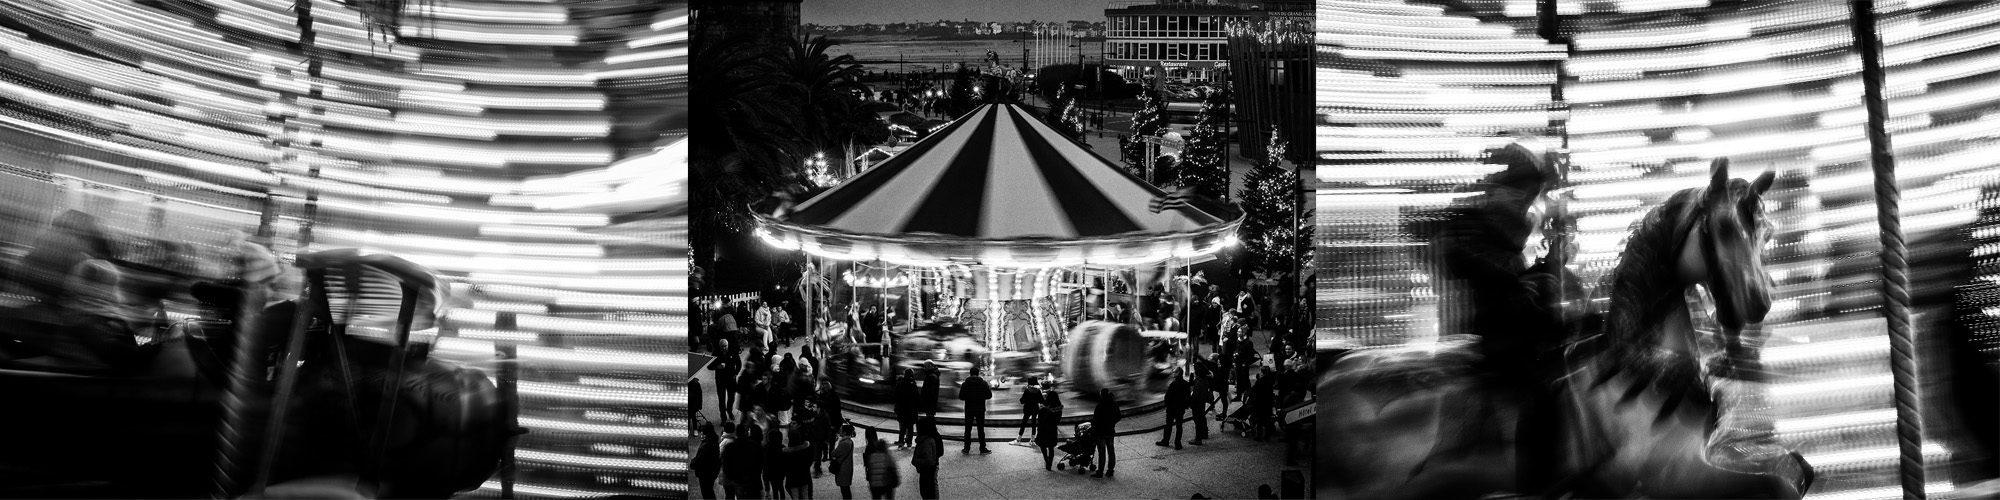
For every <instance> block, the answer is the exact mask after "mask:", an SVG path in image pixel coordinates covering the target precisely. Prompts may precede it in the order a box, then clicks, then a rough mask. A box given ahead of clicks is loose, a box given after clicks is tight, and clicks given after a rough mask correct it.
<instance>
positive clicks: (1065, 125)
mask: <svg viewBox="0 0 2000 500" xmlns="http://www.w3.org/2000/svg"><path fill="white" fill-rule="evenodd" d="M1042 118H1043V121H1044V122H1046V123H1048V124H1049V127H1051V128H1054V129H1056V131H1057V132H1061V133H1062V135H1063V137H1068V138H1070V140H1072V141H1081V140H1083V121H1082V114H1081V112H1080V111H1079V110H1077V105H1076V94H1073V93H1071V92H1070V91H1069V86H1068V85H1064V86H1062V88H1060V89H1057V90H1056V100H1055V102H1054V103H1052V104H1050V105H1049V112H1048V115H1046V116H1044V117H1042Z"/></svg>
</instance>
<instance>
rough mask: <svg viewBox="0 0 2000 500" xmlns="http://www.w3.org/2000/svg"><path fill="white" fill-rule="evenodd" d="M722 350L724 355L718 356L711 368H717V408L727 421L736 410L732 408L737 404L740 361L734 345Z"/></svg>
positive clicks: (724, 420) (723, 419)
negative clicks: (737, 371) (737, 376)
mask: <svg viewBox="0 0 2000 500" xmlns="http://www.w3.org/2000/svg"><path fill="white" fill-rule="evenodd" d="M722 352H723V354H722V357H719V358H716V359H715V363H713V364H710V365H709V369H711V370H715V403H716V404H715V409H716V410H717V411H718V412H720V413H722V421H723V422H724V423H727V422H729V421H730V420H732V419H731V414H732V413H734V412H732V411H731V410H733V409H735V406H736V405H735V403H736V370H737V366H738V363H740V361H737V359H736V349H735V348H734V347H728V348H725V349H723V351H722Z"/></svg>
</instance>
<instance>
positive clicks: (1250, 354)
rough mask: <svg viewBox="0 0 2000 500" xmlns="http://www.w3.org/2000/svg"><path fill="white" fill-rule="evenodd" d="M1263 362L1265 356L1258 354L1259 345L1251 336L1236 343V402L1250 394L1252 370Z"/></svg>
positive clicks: (1244, 337) (1246, 336)
mask: <svg viewBox="0 0 2000 500" xmlns="http://www.w3.org/2000/svg"><path fill="white" fill-rule="evenodd" d="M1263 361H1264V356H1262V355H1259V354H1257V343H1256V342H1254V341H1252V340H1251V339H1250V336H1248V335H1245V336H1243V339H1242V340H1239V341H1237V342H1236V397H1235V400H1237V401H1242V400H1243V397H1244V395H1245V394H1246V393H1248V392H1249V389H1250V369H1251V368H1254V367H1256V366H1257V364H1258V363H1260V362H1263Z"/></svg>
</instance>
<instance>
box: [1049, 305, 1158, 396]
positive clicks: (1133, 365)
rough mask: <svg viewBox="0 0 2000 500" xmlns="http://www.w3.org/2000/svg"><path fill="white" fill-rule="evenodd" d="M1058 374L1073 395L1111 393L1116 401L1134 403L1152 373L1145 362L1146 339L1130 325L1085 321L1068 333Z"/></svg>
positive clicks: (1150, 366)
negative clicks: (1125, 400)
mask: <svg viewBox="0 0 2000 500" xmlns="http://www.w3.org/2000/svg"><path fill="white" fill-rule="evenodd" d="M1062 370H1063V374H1064V375H1065V376H1067V377H1068V380H1069V384H1070V391H1071V392H1073V393H1078V394H1095V393H1096V392H1097V391H1098V390H1099V389H1111V392H1112V393H1113V394H1117V395H1118V397H1120V398H1133V399H1136V398H1137V396H1138V395H1139V394H1140V393H1141V392H1143V391H1144V390H1145V384H1144V382H1145V380H1146V377H1147V374H1148V373H1149V371H1150V370H1152V364H1151V363H1149V362H1147V359H1146V337H1144V336H1142V335H1140V334H1139V329H1138V328H1134V327H1132V325H1126V324H1119V323H1111V322H1107V321H1086V322H1084V323H1083V324H1080V325H1077V326H1076V328H1075V329H1072V330H1070V337H1069V343H1068V344H1065V345H1064V349H1063V359H1062Z"/></svg>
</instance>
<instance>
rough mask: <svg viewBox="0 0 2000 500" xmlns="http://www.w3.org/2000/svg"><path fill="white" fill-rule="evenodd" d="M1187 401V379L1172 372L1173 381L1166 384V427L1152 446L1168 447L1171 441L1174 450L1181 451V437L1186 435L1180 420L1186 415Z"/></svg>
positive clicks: (1179, 372) (1178, 371)
mask: <svg viewBox="0 0 2000 500" xmlns="http://www.w3.org/2000/svg"><path fill="white" fill-rule="evenodd" d="M1188 399H1189V395H1188V383H1187V377H1185V376H1182V375H1181V371H1180V370H1174V380H1173V381H1172V382H1168V383H1167V401H1166V403H1167V426H1166V427H1165V430H1163V431H1162V432H1161V434H1160V441H1159V442H1156V443H1153V444H1156V445H1160V446H1168V444H1167V443H1168V442H1169V441H1171V442H1173V445H1172V446H1173V447H1174V449H1176V450H1178V449H1181V437H1182V436H1185V435H1186V432H1185V431H1183V430H1182V427H1183V426H1182V422H1183V420H1182V418H1183V417H1184V416H1185V415H1186V414H1187V407H1188Z"/></svg>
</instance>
